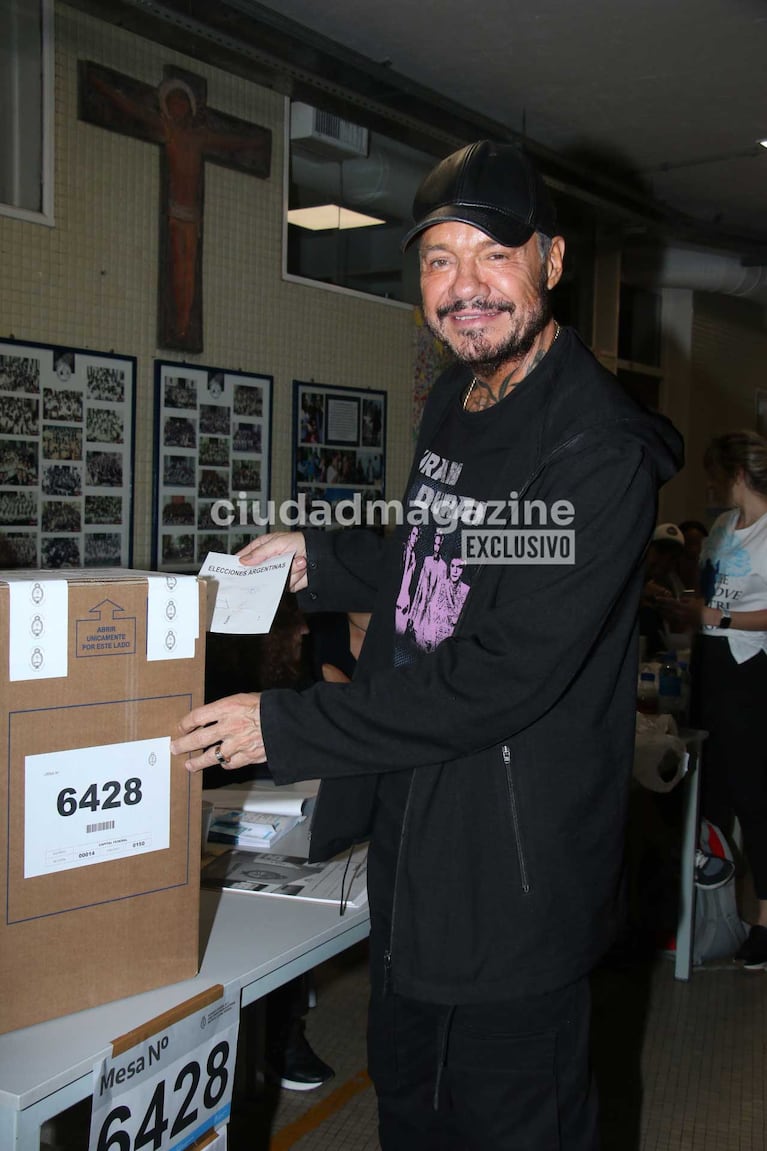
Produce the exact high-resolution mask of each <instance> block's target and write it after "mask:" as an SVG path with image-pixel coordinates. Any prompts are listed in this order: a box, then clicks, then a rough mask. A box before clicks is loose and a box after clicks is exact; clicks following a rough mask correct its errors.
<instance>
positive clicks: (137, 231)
mask: <svg viewBox="0 0 767 1151" xmlns="http://www.w3.org/2000/svg"><path fill="white" fill-rule="evenodd" d="M55 52H56V118H55V227H53V228H49V227H46V226H43V225H39V224H32V223H26V222H22V221H19V220H15V219H11V218H9V217H5V216H0V258H2V263H3V276H2V279H1V280H0V336H4V337H10V336H13V337H14V338H15V339H19V340H32V341H39V342H43V343H48V342H50V343H56V344H68V345H73V346H75V347H84V348H92V349H94V350H97V351H107V352H108V351H114V352H117V353H119V354H123V355H132V356H135V357H136V359H137V413H136V466H135V492H134V554H133V563H134V566H136V567H146V566H148V564H149V562H150V556H151V534H152V469H153V466H154V464H153V454H154V426H153V411H154V394H153V391H154V376H153V361H154V359H155V358H158V357H159V358H163V359H166V360H173V359H182V358H185V357H183V356H182V355H180V354H179V353H173V352H168V351H167V350H164V349H160V348H158V347H157V344H156V327H157V236H158V212H159V181H160V163H159V154H158V149H157V148H156V147H155V146H154V145H152V144H147V143H143V142H141V141H138V140H134V139H131V138H129V137H127V136H122V135H118V134H116V133H114V132H109V131H105V130H104V129H101V128H98V127H95V126H93V125H90V124H85V123H83V122H81V121H79V120H78V118H77V61H78V60H79V59H88V60H93V61H95V62H97V63H100V64H103V65H106V66H108V67H110V68H115V69H117V70H118V71H120V72H124V73H127V74H129V75H130V76H133V77H135V78H136V79H139V80H143V81H145V82H147V83H150V84H152V85H156V84H158V83H159V82H160V80H161V79H162V75H163V65H165V64H175V65H178V66H181V67H184V68H187V69H188V70H190V71H192V72H195V73H197V74H199V75H201V76H203V77H204V78H205V79H206V81H207V84H208V102H209V103H210V105H211V106H212V107H214V108H217V109H220V110H221V111H224V112H228V113H230V114H232V115H235V116H239V117H242V118H243V119H246V120H251V121H253V122H256V123H259V124H262V125H264V126H265V127H268V128H271V130H272V133H273V152H272V174H271V177H270V178H269V179H268V180H266V181H262V180H258V179H255V178H253V177H252V176H248V175H244V174H242V173H239V172H233V171H229V170H227V169H224V168H220V167H217V166H216V165H213V164H209V165H207V167H206V172H205V237H204V267H203V301H204V305H203V306H204V352H203V353H202V354H201V355H199V356H189V357H186V358H188V360H189V361H190V362H199V363H202V364H206V365H211V366H216V367H224V368H230V369H235V370H242V371H248V372H255V373H260V374H267V375H272V376H273V377H274V409H273V411H274V419H273V439H272V444H273V453H272V495H273V497H274V498H276V499H277V500H280V499H284V498H287V497H288V496H289V494H290V463H291V415H292V391H293V389H292V382H293V380H294V379H300V380H316V381H317V382H318V383H326V384H340V385H344V386H348V387H371V388H379V389H384V390H385V391H386V392H387V393H388V414H389V440H388V454H387V478H388V482H387V488H388V494H389V495H390V496H395V495H398V494H399V490H400V488H401V487H402V485H403V483H404V480H405V475H406V468H407V464H408V462H409V455H410V450H411V446H412V440H411V436H410V421H411V391H412V379H413V319H412V313H411V310H410V309H408V308H401V307H395V306H392V305H391V304H386V303H383V302H379V301H377V300H375V299H373V298H371V299H370V300H367V299H359V298H355V297H351V296H345V295H343V294H340V293H337V292H329V291H325V290H323V289H321V288H314V287H311V286H305V285H300V284H294V283H288V282H285V281H283V280H282V278H281V242H282V240H281V237H282V178H283V154H284V148H283V134H282V133H283V99H282V97H281V96H279V95H278V94H276V93H274V92H272V91H269V90H267V89H264V88H261V87H259V86H257V85H255V84H251V83H248V82H247V81H245V80H241V79H239V78H237V77H235V76H231V75H229V74H228V73H226V72H223V71H221V70H219V69H217V68H213V67H210V66H208V65H206V64H203V63H201V62H199V61H197V60H193V59H190V58H189V57H187V56H183V55H180V54H178V53H174V52H172V51H170V50H169V49H166V48H163V47H161V46H160V45H156V44H153V43H152V42H151V41H149V40H145V39H142V38H140V37H137V36H134V35H133V34H131V33H128V32H124V31H122V30H120V29H118V28H115V27H114V26H113V25H110V24H107V23H105V22H102V21H100V20H97V19H94V18H91V17H87V16H85V15H83V14H82V13H80V12H77V11H75V10H74V9H71V8H69V7H67V6H66V5H64V4H58V5H57V7H56V44H55Z"/></svg>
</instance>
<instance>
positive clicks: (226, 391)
mask: <svg viewBox="0 0 767 1151" xmlns="http://www.w3.org/2000/svg"><path fill="white" fill-rule="evenodd" d="M155 400H156V413H157V417H156V426H157V465H156V468H155V477H156V499H155V530H154V542H155V546H154V551H153V563H154V566H155V567H156V568H158V569H160V570H161V571H178V572H183V571H197V570H198V569H199V567H200V564H201V563H202V561H203V560H204V559H205V556H206V555H207V554H208V552H211V551H215V552H228V553H231V552H235V551H237V550H238V549H239V548H241V547H242V546H243V544H245V543H246V542H247V541H248V540H250V539H252V538H253V536H254V535H258V534H259V533H260V532H262V531H264V530H265V528H264V527H263V526H259V525H258V524H257V523H256V522H254V521H255V519H257V518H258V517H254V516H253V515H252V510H253V509H254V506H255V509H256V510H258V509H260V508H263V509H264V510H265V509H266V506H267V502H268V499H269V476H270V469H271V427H272V377H271V376H263V375H249V374H247V373H245V372H230V371H227V370H226V369H225V368H206V367H201V366H200V365H199V364H194V365H191V364H179V363H167V362H164V361H160V360H156V361H155Z"/></svg>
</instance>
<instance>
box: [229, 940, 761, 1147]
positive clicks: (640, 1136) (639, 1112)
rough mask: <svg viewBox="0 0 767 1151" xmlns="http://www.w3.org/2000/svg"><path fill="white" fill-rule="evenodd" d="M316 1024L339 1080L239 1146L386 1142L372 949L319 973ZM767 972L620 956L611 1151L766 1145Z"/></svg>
mask: <svg viewBox="0 0 767 1151" xmlns="http://www.w3.org/2000/svg"><path fill="white" fill-rule="evenodd" d="M317 979H318V989H319V1002H318V1006H317V1008H316V1010H313V1011H311V1012H310V1013H309V1024H308V1034H309V1036H310V1038H311V1041H312V1044H313V1046H314V1047H315V1049H316V1051H317V1052H318V1054H319V1055H321V1056H322V1058H323V1059H326V1060H327V1061H328V1062H329V1063H330V1064H331V1065H332V1066H334V1067H335V1069H336V1078H335V1079H334V1080H332V1081H331V1082H330V1083H328V1084H326V1085H325V1086H324V1087H322V1088H320V1089H319V1090H317V1091H313V1092H309V1093H305V1094H297V1093H293V1092H286V1091H283V1092H282V1093H281V1095H280V1096H279V1099H278V1101H277V1107H276V1111H275V1112H274V1113H273V1117H272V1125H271V1130H272V1135H271V1141H270V1142H264V1141H263V1135H259V1134H257V1131H256V1126H257V1125H256V1124H255V1123H254V1122H253V1119H254V1118H255V1116H254V1113H253V1112H251V1115H250V1120H249V1119H248V1117H247V1115H246V1114H240V1115H238V1117H237V1119H236V1120H235V1122H234V1123H233V1125H232V1128H231V1133H230V1134H231V1138H230V1148H231V1151H267V1148H268V1151H378V1140H377V1138H376V1120H375V1100H374V1093H373V1089H372V1087H370V1086H367V1085H365V1082H364V1080H363V1079H362V1078H361V1076H362V1073H363V1069H364V1066H365V1056H364V1041H363V1036H364V1019H365V1000H366V972H365V956H364V948H363V947H360V948H358V949H357V950H356V951H355V952H354V953H353V954H350V955H347V956H345V957H343V958H342V959H341V960H338V961H334V962H333V963H330V964H327V965H325V967H324V968H323V969H321V970H320V971H319V972H318V973H317ZM766 1044H767V973H765V972H754V973H751V972H745V971H742V970H740V969H737V968H735V967H734V966H733V965H732V964H730V963H728V962H722V963H716V964H711V965H704V966H703V967H700V968H696V969H695V972H694V975H693V978H692V980H691V981H690V982H689V983H686V984H685V983H678V982H676V981H675V980H674V978H673V964H672V963H671V961H670V960H668V959H662V958H661V959H652V960H648V961H646V962H638V963H626V962H623V963H620V964H616V965H613V966H608V967H605V968H603V969H602V970H600V971H599V972H598V973H597V975H596V976H595V979H594V1048H595V1051H594V1060H595V1069H596V1073H597V1079H598V1082H599V1086H600V1094H601V1099H602V1116H603V1139H604V1148H603V1151H766V1149H767V1058H766V1051H765V1046H766Z"/></svg>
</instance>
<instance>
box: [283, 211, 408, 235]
mask: <svg viewBox="0 0 767 1151" xmlns="http://www.w3.org/2000/svg"><path fill="white" fill-rule="evenodd" d="M288 223H289V224H295V225H296V227H298V228H308V229H309V230H310V231H312V232H321V231H324V230H326V229H328V228H372V227H373V226H374V225H375V224H385V223H386V221H385V220H379V219H378V218H377V217H376V216H364V215H363V214H362V212H352V211H350V210H349V208H341V207H339V205H338V204H318V205H317V207H316V208H291V210H290V211H289V212H288Z"/></svg>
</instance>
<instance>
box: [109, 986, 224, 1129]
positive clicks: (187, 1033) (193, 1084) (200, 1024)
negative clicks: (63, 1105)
mask: <svg viewBox="0 0 767 1151" xmlns="http://www.w3.org/2000/svg"><path fill="white" fill-rule="evenodd" d="M238 1024H239V1004H238V996H237V995H236V994H235V993H231V994H225V995H224V997H223V998H221V999H218V1000H216V1001H215V1002H214V1003H213V1004H209V1005H208V1006H206V1007H204V1008H202V1009H201V1010H200V1011H197V1012H195V1013H194V1014H192V1015H190V1016H187V1017H186V1018H184V1019H182V1020H180V1021H178V1022H177V1023H174V1024H172V1025H171V1026H170V1027H168V1028H165V1029H162V1030H160V1031H158V1032H157V1033H155V1034H154V1035H152V1036H150V1037H149V1038H148V1039H146V1040H145V1041H142V1042H141V1043H138V1044H136V1045H135V1046H134V1047H131V1048H130V1049H129V1050H127V1051H125V1052H123V1053H121V1054H120V1055H119V1056H112V1058H110V1059H105V1060H104V1061H103V1062H102V1063H100V1064H98V1065H97V1066H96V1067H94V1070H93V1114H92V1118H91V1134H90V1144H89V1151H144V1149H147V1151H183V1149H184V1148H186V1147H190V1146H191V1145H192V1144H193V1143H195V1142H196V1141H197V1140H198V1139H199V1138H200V1136H201V1135H202V1134H203V1133H204V1132H205V1131H208V1130H210V1128H212V1127H219V1126H221V1125H222V1124H224V1123H226V1122H227V1120H228V1118H229V1113H230V1110H231V1104H232V1087H233V1082H234V1063H235V1056H236V1052H237V1029H238Z"/></svg>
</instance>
